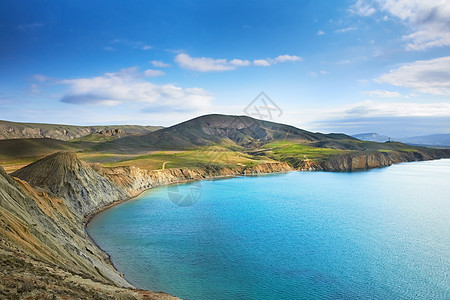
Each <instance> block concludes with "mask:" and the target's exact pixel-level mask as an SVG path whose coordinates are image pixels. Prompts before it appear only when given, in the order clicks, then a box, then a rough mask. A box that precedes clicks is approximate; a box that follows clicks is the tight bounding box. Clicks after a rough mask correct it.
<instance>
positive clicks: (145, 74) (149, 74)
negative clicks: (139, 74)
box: [144, 69, 166, 77]
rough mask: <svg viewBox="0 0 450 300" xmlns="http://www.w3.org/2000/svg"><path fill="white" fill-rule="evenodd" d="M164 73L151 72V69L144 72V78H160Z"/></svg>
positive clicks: (159, 71) (158, 71)
mask: <svg viewBox="0 0 450 300" xmlns="http://www.w3.org/2000/svg"><path fill="white" fill-rule="evenodd" d="M165 74H166V73H164V72H163V71H161V70H152V69H148V70H145V71H144V76H146V77H156V76H162V75H165Z"/></svg>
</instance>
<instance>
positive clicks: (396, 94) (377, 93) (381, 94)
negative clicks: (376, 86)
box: [364, 90, 403, 98]
mask: <svg viewBox="0 0 450 300" xmlns="http://www.w3.org/2000/svg"><path fill="white" fill-rule="evenodd" d="M364 94H366V95H369V96H377V97H382V98H402V97H403V96H402V94H400V93H399V92H394V91H380V90H374V91H367V92H364Z"/></svg>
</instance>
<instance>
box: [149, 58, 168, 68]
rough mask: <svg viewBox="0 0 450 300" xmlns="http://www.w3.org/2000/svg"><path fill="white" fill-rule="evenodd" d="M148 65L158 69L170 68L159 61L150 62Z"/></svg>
mask: <svg viewBox="0 0 450 300" xmlns="http://www.w3.org/2000/svg"><path fill="white" fill-rule="evenodd" d="M150 63H151V64H152V65H153V66H155V67H158V68H168V67H170V64H166V63H165V62H163V61H160V60H152V61H150Z"/></svg>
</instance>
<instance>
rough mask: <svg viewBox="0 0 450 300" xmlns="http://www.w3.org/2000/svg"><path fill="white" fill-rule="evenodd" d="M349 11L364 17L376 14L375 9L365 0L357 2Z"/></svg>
mask: <svg viewBox="0 0 450 300" xmlns="http://www.w3.org/2000/svg"><path fill="white" fill-rule="evenodd" d="M349 11H350V12H351V13H354V14H356V15H360V16H364V17H367V16H370V15H373V14H374V13H375V12H376V10H375V8H373V7H372V6H371V5H370V4H368V3H367V2H366V1H363V0H358V1H356V3H355V4H353V5H352V6H350V8H349Z"/></svg>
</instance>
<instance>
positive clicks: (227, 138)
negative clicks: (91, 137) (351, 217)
mask: <svg viewBox="0 0 450 300" xmlns="http://www.w3.org/2000/svg"><path fill="white" fill-rule="evenodd" d="M275 140H289V141H295V142H299V143H315V142H324V141H328V142H330V143H332V142H335V143H336V145H339V142H340V141H343V140H356V139H355V138H353V137H351V136H348V135H344V134H322V133H313V132H309V131H306V130H302V129H299V128H296V127H294V126H289V125H284V124H279V123H274V122H269V121H263V120H258V119H253V118H251V117H248V116H230V115H217V114H213V115H205V116H201V117H197V118H194V119H192V120H188V121H186V122H182V123H180V124H177V125H174V126H171V127H168V128H163V129H161V130H158V131H155V132H152V133H149V134H145V135H142V136H135V137H125V138H120V139H117V140H115V141H111V142H107V143H104V144H102V145H101V146H100V147H98V148H97V149H98V150H102V151H105V150H106V151H108V150H109V151H113V152H114V151H119V152H130V151H131V152H143V151H149V150H176V149H193V148H197V147H201V146H212V145H222V146H226V147H228V148H231V149H242V148H256V147H260V146H262V145H264V144H266V143H268V142H270V141H275Z"/></svg>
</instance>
